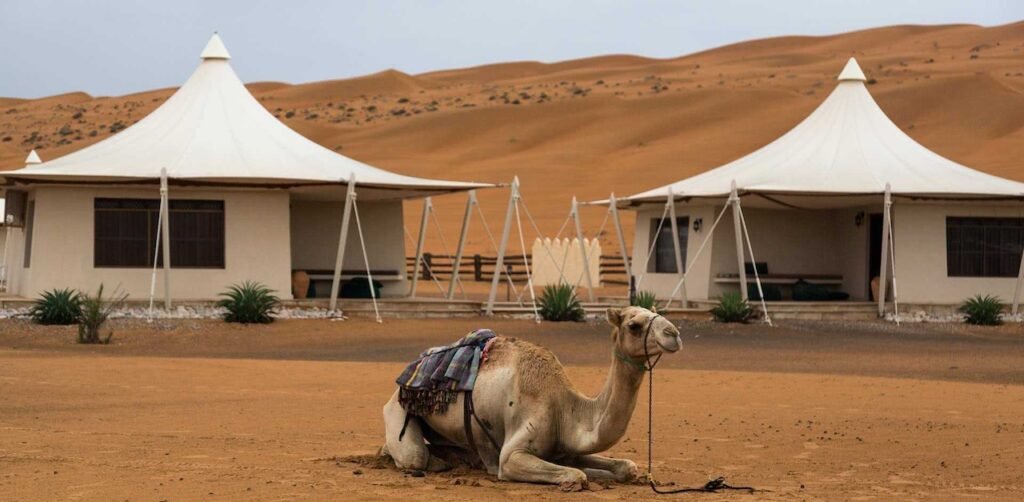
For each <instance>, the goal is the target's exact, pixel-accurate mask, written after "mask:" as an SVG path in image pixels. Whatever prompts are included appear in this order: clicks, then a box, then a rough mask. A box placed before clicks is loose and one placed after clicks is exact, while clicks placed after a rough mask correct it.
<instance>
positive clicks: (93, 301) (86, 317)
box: [78, 284, 128, 344]
mask: <svg viewBox="0 0 1024 502" xmlns="http://www.w3.org/2000/svg"><path fill="white" fill-rule="evenodd" d="M127 298H128V293H119V292H118V291H117V290H116V289H115V290H114V294H113V296H111V297H110V299H104V298H103V284H100V288H99V290H97V291H96V296H90V295H81V299H82V317H81V319H80V321H79V324H78V343H104V344H106V343H110V338H111V337H113V336H114V331H113V330H110V331H108V332H107V336H106V338H103V337H101V336H100V329H101V328H103V325H104V324H105V323H106V322H107V319H108V318H110V314H112V313H113V312H114V311H115V310H117V309H119V308H121V307H122V306H123V305H124V301H125V300H126V299H127Z"/></svg>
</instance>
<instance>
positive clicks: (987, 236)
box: [946, 216, 1024, 277]
mask: <svg viewBox="0 0 1024 502" xmlns="http://www.w3.org/2000/svg"><path fill="white" fill-rule="evenodd" d="M1022 249H1024V218H962V217H952V216H951V217H947V218H946V273H947V275H948V276H950V277H1016V276H1017V271H1018V270H1019V268H1020V256H1021V250H1022Z"/></svg>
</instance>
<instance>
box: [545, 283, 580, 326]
mask: <svg viewBox="0 0 1024 502" xmlns="http://www.w3.org/2000/svg"><path fill="white" fill-rule="evenodd" d="M540 316H541V317H543V318H544V319H545V320H547V321H555V322H560V321H582V320H583V318H584V316H585V313H584V312H583V305H580V301H579V300H578V299H577V298H576V291H575V290H574V289H573V287H572V286H570V285H568V284H564V283H563V284H551V285H548V286H544V291H543V292H542V293H541V295H540Z"/></svg>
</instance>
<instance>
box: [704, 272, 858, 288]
mask: <svg viewBox="0 0 1024 502" xmlns="http://www.w3.org/2000/svg"><path fill="white" fill-rule="evenodd" d="M760 279H761V284H779V285H789V286H791V285H793V284H796V283H797V281H799V280H800V279H803V280H804V281H806V282H809V283H811V284H821V285H823V286H837V285H841V284H842V283H843V276H842V275H833V274H760ZM739 282H740V276H739V274H718V275H717V276H715V283H717V284H739ZM747 283H748V284H753V283H754V274H753V273H749V274H747Z"/></svg>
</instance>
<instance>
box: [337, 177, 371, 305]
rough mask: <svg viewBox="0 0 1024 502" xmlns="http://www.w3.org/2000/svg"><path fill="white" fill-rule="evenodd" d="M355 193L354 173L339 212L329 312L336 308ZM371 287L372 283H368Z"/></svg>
mask: <svg viewBox="0 0 1024 502" xmlns="http://www.w3.org/2000/svg"><path fill="white" fill-rule="evenodd" d="M355 195H356V173H354V172H353V173H352V174H351V175H349V178H348V190H347V191H346V192H345V209H344V210H343V211H342V213H341V231H340V232H339V234H338V254H337V256H336V257H335V259H334V277H333V279H332V280H331V312H334V311H336V310H337V309H338V287H339V286H340V284H341V267H342V263H343V262H344V261H345V242H346V241H347V240H348V223H349V220H350V219H351V218H350V217H351V215H352V202H353V200H354V199H355ZM370 287H371V288H372V287H373V284H370Z"/></svg>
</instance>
